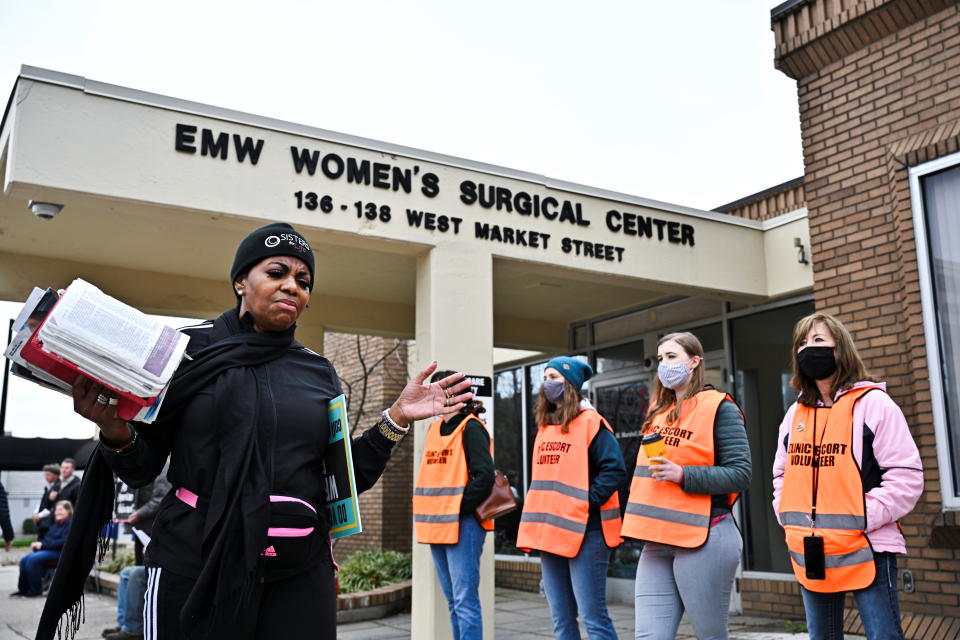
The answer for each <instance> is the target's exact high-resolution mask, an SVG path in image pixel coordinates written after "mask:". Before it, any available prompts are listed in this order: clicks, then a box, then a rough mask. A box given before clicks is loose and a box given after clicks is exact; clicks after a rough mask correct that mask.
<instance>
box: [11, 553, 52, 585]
mask: <svg viewBox="0 0 960 640" xmlns="http://www.w3.org/2000/svg"><path fill="white" fill-rule="evenodd" d="M59 559H60V552H59V551H47V550H44V549H40V550H39V551H34V552H32V553H28V554H27V555H25V556H23V557H22V558H20V579H19V580H18V581H17V591H19V592H20V593H25V594H27V595H30V596H39V595H41V594H42V593H43V573H44V571H46V570H47V567H46V565H47V564H48V563H51V562H53V563H56V562H57V560H59Z"/></svg>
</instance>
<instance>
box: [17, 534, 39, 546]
mask: <svg viewBox="0 0 960 640" xmlns="http://www.w3.org/2000/svg"><path fill="white" fill-rule="evenodd" d="M35 541H36V538H35V537H33V536H30V537H29V538H15V539H14V541H13V546H14V548H19V547H29V546H30V545H31V544H33V543H34V542H35Z"/></svg>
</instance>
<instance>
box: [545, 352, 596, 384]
mask: <svg viewBox="0 0 960 640" xmlns="http://www.w3.org/2000/svg"><path fill="white" fill-rule="evenodd" d="M547 366H548V367H552V368H554V369H556V370H557V371H559V372H560V375H562V376H563V377H564V378H566V379H567V382H569V383H570V384H572V385H573V388H574V389H576V390H577V391H580V389H581V387H583V383H584V382H586V381H587V380H589V379H590V378H592V377H593V367H591V366H590V365H588V364H587V363H586V362H581V361H579V360H577V359H576V358H571V357H569V356H558V357H556V358H554V359H553V360H551V361H550V362H548V363H547Z"/></svg>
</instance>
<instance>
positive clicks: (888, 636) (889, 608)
mask: <svg viewBox="0 0 960 640" xmlns="http://www.w3.org/2000/svg"><path fill="white" fill-rule="evenodd" d="M873 559H874V562H875V563H876V565H877V577H876V578H875V579H874V581H873V584H871V585H870V586H869V587H867V588H866V589H860V590H858V591H851V592H850V593H852V594H853V597H854V599H855V600H856V601H857V609H859V610H860V619H861V620H863V628H864V630H865V631H866V633H867V637H868V638H869V639H870V640H903V629H902V628H901V626H900V600H899V599H898V597H897V556H896V554H893V553H888V552H881V553H874V554H873ZM800 592H801V593H802V594H803V608H804V609H806V612H807V630H808V631H809V633H810V640H841V639H842V638H843V600H844V596H845V595H846V593H843V592H841V593H816V592H813V591H808V590H807V589H804V588H803V587H800Z"/></svg>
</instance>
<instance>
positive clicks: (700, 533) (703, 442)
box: [623, 389, 737, 548]
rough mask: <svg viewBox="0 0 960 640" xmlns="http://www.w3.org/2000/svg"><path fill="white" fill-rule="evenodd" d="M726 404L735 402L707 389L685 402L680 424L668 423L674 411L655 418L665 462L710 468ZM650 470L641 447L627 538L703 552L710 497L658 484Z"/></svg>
mask: <svg viewBox="0 0 960 640" xmlns="http://www.w3.org/2000/svg"><path fill="white" fill-rule="evenodd" d="M724 400H730V401H731V402H733V399H732V398H731V397H730V396H729V395H727V394H725V393H722V392H720V391H717V390H715V389H704V390H703V391H700V392H699V393H698V394H697V395H695V396H693V397H692V398H688V399H686V400H684V401H683V404H682V405H681V407H680V419H679V420H678V421H677V422H676V423H674V424H667V422H666V417H667V414H668V413H669V412H670V410H671V409H672V408H673V407H672V406H670V407H667V408H666V409H665V410H663V411H662V412H660V413H658V414H657V415H656V416H654V417H653V425H652V426H653V431H654V432H658V433H660V434H661V435H663V437H664V445H665V446H666V457H667V458H669V459H670V460H671V461H673V462H675V463H677V464H678V465H681V466H683V465H704V466H709V465H712V464H713V461H714V451H713V427H714V422H715V420H716V416H717V411H718V410H719V408H720V405H721V404H722V403H723V401H724ZM649 465H650V462H649V460H647V456H646V454H645V453H644V451H643V447H640V449H639V451H638V452H637V466H636V468H635V469H634V472H633V480H632V481H631V484H630V497H629V499H628V500H627V509H626V512H625V513H624V515H623V535H625V536H627V537H630V538H636V539H637V540H646V541H648V542H659V543H662V544H669V545H673V546H676V547H685V548H694V547H699V546H700V545H702V544H703V543H704V542H706V541H707V536H708V535H709V533H710V510H711V508H712V501H711V496H709V495H704V494H693V493H686V492H685V491H684V490H683V489H682V488H681V487H680V485H679V484H677V483H675V482H662V481H659V482H658V481H657V480H654V479H653V477H652V476H651V474H650V466H649ZM736 499H737V494H732V495H730V496H729V499H728V502H729V504H730V505H733V503H734V502H735V501H736Z"/></svg>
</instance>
